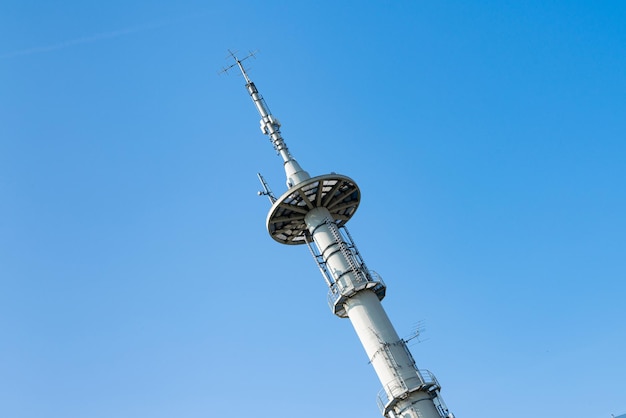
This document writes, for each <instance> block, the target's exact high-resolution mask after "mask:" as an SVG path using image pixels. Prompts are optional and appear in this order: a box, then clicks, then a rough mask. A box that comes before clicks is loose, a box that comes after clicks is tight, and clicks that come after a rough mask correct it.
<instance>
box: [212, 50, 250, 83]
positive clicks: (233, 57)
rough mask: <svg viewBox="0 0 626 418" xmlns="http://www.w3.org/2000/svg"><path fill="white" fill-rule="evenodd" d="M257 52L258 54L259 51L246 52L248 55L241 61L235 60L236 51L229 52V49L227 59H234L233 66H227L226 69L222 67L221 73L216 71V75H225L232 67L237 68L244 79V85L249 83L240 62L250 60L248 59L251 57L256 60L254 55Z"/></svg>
mask: <svg viewBox="0 0 626 418" xmlns="http://www.w3.org/2000/svg"><path fill="white" fill-rule="evenodd" d="M257 52H259V51H258V50H257V51H249V52H248V55H246V56H245V57H244V58H242V59H239V58H237V55H236V54H237V51H231V50H230V49H229V50H228V57H231V58H232V59H234V60H235V63H234V64H232V65H229V66H228V67H224V68H222V70H221V71H218V74H222V73H226V74H228V70H230V69H231V68H233V67H239V69H240V70H241V73H242V74H243V77H244V78H245V79H246V83H250V79H249V78H248V74H247V73H246V70H245V68H243V65H242V62H243V61H245V60H247V59H248V58H250V57H252V58H255V59H256V54H257ZM228 57H226V58H228Z"/></svg>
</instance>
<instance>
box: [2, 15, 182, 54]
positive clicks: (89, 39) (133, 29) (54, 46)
mask: <svg viewBox="0 0 626 418" xmlns="http://www.w3.org/2000/svg"><path fill="white" fill-rule="evenodd" d="M172 23H174V22H158V23H149V24H145V25H140V26H134V27H130V28H126V29H119V30H115V31H112V32H104V33H98V34H96V35H91V36H85V37H82V38H76V39H70V40H68V41H63V42H59V43H56V44H52V45H46V46H37V47H34V48H28V49H22V50H19V51H13V52H9V53H7V54H3V55H0V59H5V58H12V57H17V56H23V55H32V54H39V53H41V52H50V51H56V50H58V49H64V48H69V47H71V46H74V45H82V44H88V43H92V42H97V41H101V40H103V39H110V38H117V37H118V36H122V35H127V34H129V33H134V32H140V31H143V30H147V29H154V28H158V27H160V26H166V25H169V24H172Z"/></svg>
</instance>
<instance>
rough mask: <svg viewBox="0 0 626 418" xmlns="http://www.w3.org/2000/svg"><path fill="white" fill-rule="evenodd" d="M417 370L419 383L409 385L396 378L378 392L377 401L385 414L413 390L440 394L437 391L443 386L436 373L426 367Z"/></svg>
mask: <svg viewBox="0 0 626 418" xmlns="http://www.w3.org/2000/svg"><path fill="white" fill-rule="evenodd" d="M416 371H417V375H418V377H419V384H418V385H416V386H414V387H408V386H407V385H406V384H405V383H404V381H403V380H401V379H396V380H394V381H392V382H390V383H388V384H386V385H384V386H383V388H382V389H381V390H380V391H379V392H378V395H377V396H376V403H377V404H378V408H379V409H380V412H381V413H382V414H383V415H386V413H387V412H388V411H389V409H390V408H391V407H392V406H393V405H395V404H396V403H397V402H398V401H399V400H401V399H405V398H406V397H407V396H408V395H409V394H410V393H411V392H416V391H425V392H429V393H434V395H435V396H438V392H437V391H438V390H439V389H440V388H441V386H439V382H438V381H437V378H436V377H435V375H434V374H432V373H431V372H430V371H429V370H426V369H421V370H417V369H416ZM438 410H439V409H438ZM441 413H442V411H440V414H441ZM442 418H445V415H442Z"/></svg>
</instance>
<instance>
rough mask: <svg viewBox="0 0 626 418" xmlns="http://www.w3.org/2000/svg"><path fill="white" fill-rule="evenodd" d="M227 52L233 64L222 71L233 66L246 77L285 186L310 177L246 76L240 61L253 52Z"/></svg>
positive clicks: (249, 92) (277, 122)
mask: <svg viewBox="0 0 626 418" xmlns="http://www.w3.org/2000/svg"><path fill="white" fill-rule="evenodd" d="M228 52H229V54H230V56H231V57H232V58H233V59H234V60H235V64H233V65H231V66H230V67H226V68H224V69H223V70H222V72H227V71H228V70H230V69H231V68H233V67H235V66H237V67H239V69H240V70H241V74H243V77H244V78H245V79H246V89H247V90H248V94H250V97H251V98H252V102H253V103H254V106H255V107H256V109H257V111H258V112H259V115H261V121H260V125H261V126H260V127H261V132H263V134H265V135H268V136H269V138H270V141H271V143H272V145H273V146H274V149H275V150H276V152H277V153H278V155H280V157H281V158H282V159H283V163H284V167H285V174H286V175H287V187H289V188H291V187H293V186H295V185H297V184H299V183H302V182H303V181H305V180H308V179H310V178H311V176H309V173H307V172H306V171H304V170H303V169H302V167H300V164H298V162H297V161H296V159H295V158H294V157H293V156H292V155H291V153H290V152H289V149H288V148H287V144H286V143H285V140H284V139H283V137H282V135H281V133H280V122H279V121H278V119H277V118H275V117H274V116H273V115H272V113H271V112H270V109H269V107H268V106H267V103H265V99H263V96H261V94H260V93H259V91H258V90H257V88H256V86H255V85H254V83H253V82H252V80H250V77H248V73H246V70H245V68H244V67H243V64H242V62H243V61H245V60H246V59H248V58H250V57H254V54H255V53H254V52H250V54H248V56H246V57H245V58H242V59H239V58H237V56H236V55H235V53H234V52H232V51H230V50H229V51H228Z"/></svg>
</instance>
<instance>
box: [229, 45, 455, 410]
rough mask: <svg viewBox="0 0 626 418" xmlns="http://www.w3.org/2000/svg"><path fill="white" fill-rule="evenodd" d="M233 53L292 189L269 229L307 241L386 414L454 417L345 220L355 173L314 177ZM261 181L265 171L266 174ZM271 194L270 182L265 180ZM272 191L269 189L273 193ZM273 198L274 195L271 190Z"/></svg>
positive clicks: (290, 240)
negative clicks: (391, 312) (390, 312)
mask: <svg viewBox="0 0 626 418" xmlns="http://www.w3.org/2000/svg"><path fill="white" fill-rule="evenodd" d="M231 56H232V57H233V59H234V60H235V64H233V65H231V66H230V67H228V68H226V69H225V71H226V70H228V69H230V68H232V67H234V66H238V67H239V69H240V70H241V73H242V74H243V76H244V78H245V80H246V88H247V90H248V93H249V94H250V97H251V98H252V101H253V102H254V105H255V106H256V108H257V110H258V111H259V114H260V115H261V131H262V132H263V133H264V134H265V135H268V136H269V138H270V141H271V142H272V144H273V145H274V148H275V149H276V151H277V152H278V154H279V155H280V156H281V158H282V160H283V163H284V168H285V173H286V176H287V187H288V188H289V189H288V190H287V191H286V192H285V193H284V194H283V195H282V196H280V197H279V198H277V199H276V198H274V199H270V201H271V202H272V203H273V204H272V207H271V209H270V212H269V214H268V216H267V230H268V232H269V234H270V236H271V237H272V238H273V239H274V240H276V241H278V242H280V243H281V244H288V245H296V244H307V245H308V247H309V249H310V250H311V253H312V254H313V257H314V258H315V261H316V262H317V264H318V266H319V268H320V270H321V272H322V275H323V277H324V279H325V280H326V283H327V285H328V287H329V293H328V302H329V305H330V307H331V309H332V311H333V313H334V314H335V315H337V316H339V317H340V318H349V319H350V321H351V322H352V325H353V327H354V329H355V331H356V333H357V335H358V337H359V339H360V340H361V343H362V344H363V348H364V349H365V352H366V353H367V356H368V357H369V359H370V362H371V364H372V366H373V367H374V370H375V371H376V374H377V375H378V378H379V380H380V382H381V384H382V386H383V387H382V390H381V391H380V393H379V394H378V405H379V407H380V409H381V412H382V414H383V415H384V416H385V417H387V418H453V415H452V413H450V412H449V411H448V408H447V407H446V405H445V403H444V402H443V399H442V398H441V396H440V394H439V390H440V385H439V382H438V381H437V379H436V378H435V376H434V375H433V374H432V373H431V372H429V371H428V370H419V369H418V368H417V366H416V364H415V361H414V360H413V356H412V355H411V353H410V352H409V349H408V347H407V345H406V341H405V340H403V339H401V338H400V337H399V336H398V334H397V333H396V331H395V329H394V327H393V325H392V324H391V321H390V320H389V318H388V316H387V314H386V312H385V310H384V309H383V306H382V304H381V303H380V301H381V300H382V299H383V298H384V296H385V291H386V286H385V284H384V283H383V281H382V279H381V277H380V276H379V275H378V274H377V273H375V272H374V271H371V270H369V269H368V268H367V267H366V265H365V262H364V261H363V258H362V257H361V254H360V253H359V251H358V250H357V248H356V245H355V244H354V241H353V240H352V237H351V236H350V234H349V233H348V230H347V229H346V227H345V224H346V222H347V221H348V220H349V219H350V218H351V217H352V216H353V215H354V213H355V212H356V210H357V208H358V206H359V202H360V199H361V195H360V191H359V188H358V187H357V185H356V183H355V182H354V181H353V180H352V179H350V178H349V177H346V176H342V175H338V174H327V175H322V176H317V177H313V178H311V177H310V176H309V174H308V173H307V172H306V171H304V170H303V169H302V168H301V167H300V165H299V164H298V162H297V161H296V160H295V159H294V158H293V156H292V155H291V154H290V153H289V150H288V149H287V145H286V144H285V141H284V139H283V138H282V136H281V133H280V123H279V122H278V120H277V119H276V118H275V117H274V116H272V114H271V113H270V111H269V108H268V106H267V104H266V103H265V100H264V99H263V97H262V96H261V95H260V94H259V91H258V90H257V88H256V86H255V85H254V83H253V82H252V81H251V80H250V78H249V77H248V74H247V73H246V70H245V69H244V67H243V65H242V61H244V60H245V59H246V58H248V57H250V56H251V55H249V56H248V57H246V58H243V59H241V60H240V59H238V58H237V57H236V56H235V55H234V54H233V53H231ZM260 179H261V180H262V177H260ZM262 183H263V185H264V188H265V189H266V193H261V194H267V191H268V189H267V185H266V184H265V182H264V180H262ZM270 193H271V192H270ZM272 197H273V195H272Z"/></svg>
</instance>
